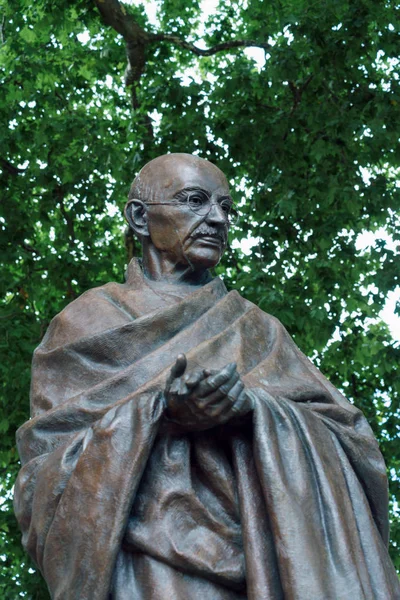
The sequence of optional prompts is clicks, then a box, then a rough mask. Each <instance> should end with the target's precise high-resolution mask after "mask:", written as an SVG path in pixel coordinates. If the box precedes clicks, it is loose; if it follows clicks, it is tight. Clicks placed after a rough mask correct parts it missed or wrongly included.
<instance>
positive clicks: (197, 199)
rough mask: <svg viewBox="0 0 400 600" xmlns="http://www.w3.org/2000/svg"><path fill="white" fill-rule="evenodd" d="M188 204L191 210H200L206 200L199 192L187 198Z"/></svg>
mask: <svg viewBox="0 0 400 600" xmlns="http://www.w3.org/2000/svg"><path fill="white" fill-rule="evenodd" d="M188 202H189V205H190V207H191V208H194V209H196V208H201V207H202V206H204V205H205V204H206V203H207V202H208V198H207V196H206V195H205V194H202V193H201V192H192V193H191V194H190V195H189V197H188Z"/></svg>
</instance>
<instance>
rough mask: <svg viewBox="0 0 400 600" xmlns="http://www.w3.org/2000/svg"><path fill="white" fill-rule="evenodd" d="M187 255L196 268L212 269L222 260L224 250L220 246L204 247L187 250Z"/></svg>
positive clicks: (189, 261)
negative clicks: (193, 250) (192, 250)
mask: <svg viewBox="0 0 400 600" xmlns="http://www.w3.org/2000/svg"><path fill="white" fill-rule="evenodd" d="M185 256H186V259H187V261H188V263H190V264H191V265H193V267H194V268H195V270H198V269H199V270H200V269H201V270H202V269H212V268H213V267H215V266H216V265H217V264H218V263H219V261H220V260H221V257H222V251H221V249H220V248H218V249H217V248H203V249H201V250H200V249H196V252H187V253H186V255H185Z"/></svg>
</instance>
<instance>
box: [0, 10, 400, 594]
mask: <svg viewBox="0 0 400 600" xmlns="http://www.w3.org/2000/svg"><path fill="white" fill-rule="evenodd" d="M151 7H152V8H154V15H155V16H154V18H152V19H150V18H149V16H148V13H147V12H146V6H145V5H143V4H141V3H139V2H137V3H135V4H131V3H128V2H119V1H118V0H96V1H94V2H90V1H89V0H72V1H70V2H62V1H61V0H53V1H51V2H50V1H49V0H37V1H36V2H34V3H32V2H27V1H26V0H13V2H9V3H7V2H6V1H5V0H0V82H1V86H2V94H1V95H0V119H1V129H0V140H1V143H0V186H1V213H0V214H1V216H0V226H1V231H2V236H1V237H2V241H1V243H2V254H1V269H2V276H1V305H2V314H1V320H0V323H1V327H2V331H1V341H0V344H1V347H2V360H1V362H0V371H1V390H2V394H1V400H0V401H1V406H2V416H1V420H0V432H1V447H0V460H1V474H2V479H1V486H2V488H1V504H0V506H1V510H2V515H3V517H4V518H3V519H2V523H1V525H0V532H1V536H0V539H1V542H0V543H1V552H0V564H1V565H2V571H1V576H0V594H1V596H2V597H4V598H16V597H26V598H40V599H43V598H45V597H46V592H45V587H44V584H43V581H42V580H41V578H40V576H39V575H38V574H37V573H36V571H35V568H34V566H33V565H31V564H30V562H29V559H28V558H27V556H26V555H25V553H24V551H23V550H22V547H21V542H20V534H19V532H18V529H17V525H16V522H15V518H14V516H13V512H12V505H11V496H12V486H13V483H14V480H15V477H16V474H17V471H18V468H19V463H18V456H17V452H16V448H15V441H14V439H15V431H16V429H17V427H18V426H19V425H21V424H22V423H23V422H24V421H25V420H26V419H27V418H28V417H29V379H30V361H31V355H32V351H33V349H34V348H35V346H37V345H38V344H39V342H40V340H41V338H42V336H43V334H44V332H45V330H46V328H47V326H48V324H49V322H50V320H51V318H52V317H53V316H54V315H55V314H56V313H58V312H59V311H60V310H61V309H62V308H63V307H64V306H65V305H66V304H67V303H68V302H70V301H71V300H73V299H74V298H76V297H77V296H78V295H79V294H81V293H82V292H84V291H85V290H87V289H88V288H91V287H94V286H96V285H101V284H103V283H105V282H107V281H111V280H114V281H122V280H123V276H124V270H125V267H126V264H127V261H128V259H129V257H130V256H132V254H137V253H138V251H139V250H138V245H137V243H136V242H135V240H133V239H132V238H131V236H130V234H127V233H126V232H125V225H124V221H123V217H122V208H123V206H124V203H125V199H126V196H127V192H128V189H129V185H130V182H131V181H132V179H133V177H134V176H135V174H137V172H138V170H139V169H140V168H141V167H142V166H143V165H144V164H145V163H146V162H147V161H148V160H150V159H151V158H154V157H155V156H158V155H160V154H164V153H167V152H189V153H196V154H198V155H200V156H201V157H203V158H208V159H209V160H211V161H213V162H215V163H216V164H217V165H218V166H219V167H220V168H221V169H222V170H223V171H224V172H225V173H226V174H227V176H228V179H229V180H230V182H231V184H232V189H233V193H234V197H235V201H236V203H237V205H238V209H239V212H240V220H239V223H238V225H237V226H235V227H234V228H233V229H232V231H231V234H230V236H231V246H230V249H229V252H228V255H227V256H226V257H225V260H224V262H223V264H221V265H219V266H218V268H217V269H216V273H217V274H219V275H221V276H222V277H223V278H224V280H225V282H226V284H227V286H228V287H229V288H230V289H232V288H236V289H238V290H239V291H240V293H241V294H242V295H244V296H245V297H247V298H248V299H249V300H251V301H253V302H255V303H257V304H258V305H259V306H260V307H261V308H262V309H263V310H265V311H267V312H269V313H271V314H273V315H275V316H277V317H278V318H279V319H280V320H281V321H282V322H283V324H284V325H285V326H286V328H287V329H288V330H289V332H290V333H291V335H292V336H293V337H294V339H295V341H296V343H297V344H298V346H299V347H300V348H301V349H302V350H303V352H305V353H306V354H307V355H308V356H310V357H311V358H312V359H313V360H314V361H315V363H316V364H317V365H318V366H319V367H320V368H321V370H322V371H323V372H324V374H326V375H327V376H328V378H330V380H331V381H332V382H333V383H334V384H335V385H336V386H337V387H338V388H339V389H340V390H341V391H343V393H344V394H345V395H346V396H347V398H348V399H349V400H350V401H351V402H354V403H355V404H356V405H357V406H358V407H360V408H361V409H362V410H363V412H364V414H365V415H366V417H367V418H368V420H369V422H370V424H371V426H372V428H373V430H374V432H375V435H376V437H377V439H378V441H379V443H380V446H381V450H382V452H383V454H384V457H385V460H386V462H387V466H388V471H389V481H390V511H391V520H392V528H391V548H390V551H391V554H392V558H393V560H394V562H395V565H396V566H397V568H398V569H400V556H399V552H398V548H399V545H400V523H399V508H398V504H397V502H396V497H397V499H399V498H400V493H399V492H400V483H399V478H400V444H399V429H400V427H399V417H400V408H399V378H398V374H397V373H396V365H397V364H398V362H399V354H400V349H399V346H398V344H396V342H395V341H394V340H393V339H392V337H391V335H390V332H389V329H388V327H387V325H386V324H385V323H383V322H382V320H381V319H380V318H379V313H380V312H381V310H382V307H383V306H384V304H385V300H386V298H387V294H388V293H389V292H390V291H392V290H395V289H396V286H398V285H399V270H398V268H397V269H396V265H395V258H396V256H395V255H396V242H398V240H399V239H400V227H399V225H400V224H399V218H398V216H396V211H397V210H398V207H399V205H400V189H399V185H398V183H397V185H396V174H398V172H399V168H400V145H399V143H398V141H399V139H398V138H399V133H398V126H399V116H400V115H399V106H400V90H399V76H398V64H399V60H398V58H397V56H398V54H399V31H400V29H399V10H400V7H399V6H398V5H397V3H396V2H395V1H391V0H353V1H351V2H350V1H349V0H330V1H327V0H320V1H319V2H313V3H310V2H306V1H305V0H271V1H270V2H265V1H263V0H246V1H244V2H234V1H232V0H219V2H218V4H217V5H216V8H215V10H214V11H211V12H208V13H207V16H206V17H205V16H204V14H203V12H202V11H203V10H204V8H205V3H204V2H203V3H200V2H199V1H198V0H154V2H153V4H152V5H151ZM147 8H148V6H147ZM251 48H252V50H249V49H251ZM254 49H256V50H254ZM255 56H259V57H260V60H255V58H254V57H255ZM383 230H384V231H386V232H387V234H388V235H389V236H390V238H391V239H392V240H393V244H391V245H388V244H387V243H386V241H385V239H381V237H382V236H381V237H379V235H378V236H375V238H374V239H375V241H374V243H372V245H370V246H367V247H361V248H360V245H359V243H358V240H359V236H360V234H361V233H363V232H365V231H369V232H380V231H383ZM244 241H246V242H244ZM245 243H247V247H249V246H251V251H250V252H249V251H246V249H245V248H246V245H245ZM398 248H399V246H397V250H398Z"/></svg>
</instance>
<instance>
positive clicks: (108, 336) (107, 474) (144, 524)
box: [15, 261, 400, 600]
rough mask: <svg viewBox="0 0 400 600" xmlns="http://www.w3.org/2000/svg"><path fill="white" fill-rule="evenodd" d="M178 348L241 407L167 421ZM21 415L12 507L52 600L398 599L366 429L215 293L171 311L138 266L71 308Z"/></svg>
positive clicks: (268, 331) (38, 354) (258, 317)
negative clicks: (231, 377) (240, 394)
mask: <svg viewBox="0 0 400 600" xmlns="http://www.w3.org/2000/svg"><path fill="white" fill-rule="evenodd" d="M182 352H184V353H185V354H186V356H187V359H188V368H194V367H208V368H212V369H218V368H222V367H223V366H224V365H225V364H226V363H228V362H232V361H233V360H234V361H236V363H237V368H238V371H239V372H240V374H241V376H242V380H243V382H244V383H245V385H246V387H247V389H248V391H249V394H251V395H252V398H253V401H254V411H253V412H252V413H251V414H249V415H247V416H246V417H244V418H242V419H237V420H236V421H231V422H230V423H227V424H226V425H224V426H219V427H215V428H213V429H209V430H207V431H203V432H189V431H185V430H184V429H183V428H180V427H179V426H177V425H176V424H174V423H171V422H169V421H168V419H166V417H165V399H164V396H163V390H164V387H165V381H166V378H167V376H168V373H169V370H170V368H171V365H172V364H173V363H174V361H175V359H176V356H177V355H178V354H179V353H182ZM31 411H32V418H31V419H30V420H29V421H28V422H27V423H25V425H23V426H22V427H21V428H20V429H19V431H18V433H17V441H18V449H19V453H20V457H21V463H22V469H21V471H20V474H19V477H18V480H17V483H16V486H15V510H16V515H17V518H18V521H19V523H20V526H21V529H22V533H23V544H24V546H25V548H26V549H27V551H28V552H29V553H30V555H31V556H32V557H33V558H34V560H35V561H36V563H37V565H38V566H39V568H40V570H41V572H42V573H43V576H44V577H45V579H46V582H47V584H48V587H49V590H50V593H51V596H52V598H54V599H57V600H77V599H80V600H85V599H87V600H106V599H109V598H112V599H114V600H161V599H165V598H170V599H171V600H187V599H189V598H199V599H200V598H201V599H202V600H206V599H210V600H219V599H241V600H244V599H245V598H248V599H249V600H281V599H285V600H286V599H290V600H291V599H296V600H329V599H332V600H337V599H340V600H346V599H348V600H361V599H366V600H378V599H380V600H389V599H395V598H400V591H399V586H398V579H397V576H396V573H395V571H394V569H393V566H392V564H391V562H390V559H389V556H388V552H387V542H388V516H387V502H388V501H387V480H386V475H385V466H384V462H383V459H382V457H381V454H380V452H379V449H378V445H377V443H376V441H375V440H374V437H373V434H372V432H371V429H370V427H369V426H368V424H367V422H366V420H365V418H364V417H363V415H362V414H361V413H360V411H359V410H358V409H356V408H355V407H354V406H352V405H351V404H350V403H349V402H347V401H346V399H345V398H344V397H343V396H342V395H341V394H340V393H339V392H338V391H337V390H336V389H335V388H334V387H333V386H332V385H331V384H330V383H329V382H328V381H327V380H326V379H325V378H324V377H323V375H321V373H320V372H319V371H318V370H317V369H316V368H315V367H314V366H313V364H312V363H311V362H310V361H309V360H308V359H307V358H306V357H305V356H304V355H303V354H302V353H301V352H300V350H299V349H298V348H297V347H296V345H295V344H294V343H293V341H292V340H291V338H290V336H289V335H288V333H287V332H286V330H285V329H284V327H283V326H282V325H281V324H280V322H279V321H278V320H277V319H275V318H274V317H272V316H270V315H268V314H266V313H264V312H263V311H261V310H260V309H259V308H257V307H256V306H255V305H254V304H252V303H251V302H248V301H247V300H245V299H243V298H242V297H241V296H240V295H239V294H238V293H237V292H235V291H233V292H229V293H228V292H227V291H226V288H225V286H224V284H223V282H222V281H221V280H220V279H218V278H216V279H213V280H212V281H211V282H209V283H208V284H206V285H204V286H203V287H200V288H198V289H196V290H195V291H193V293H191V294H189V295H187V296H185V297H176V296H174V294H173V293H168V290H164V292H163V291H162V289H161V288H159V287H158V288H156V287H154V286H152V285H151V283H150V282H148V281H147V280H146V279H145V278H144V276H143V274H142V272H141V270H140V267H139V265H138V263H137V262H136V261H133V262H132V263H131V264H130V266H129V270H128V274H127V281H126V283H125V284H116V283H110V284H107V285H105V286H102V287H100V288H96V289H94V290H90V291H88V292H86V293H85V294H83V295H82V296H81V297H80V298H78V299H77V300H75V301H74V302H72V303H71V304H70V305H69V306H67V307H66V308H65V309H64V310H63V311H62V312H61V313H60V314H59V315H58V316H57V317H55V318H54V319H53V321H52V323H51V325H50V327H49V329H48V331H47V333H46V335H45V337H44V339H43V341H42V343H41V345H40V346H39V347H38V349H37V350H36V351H35V354H34V359H33V371H32V387H31Z"/></svg>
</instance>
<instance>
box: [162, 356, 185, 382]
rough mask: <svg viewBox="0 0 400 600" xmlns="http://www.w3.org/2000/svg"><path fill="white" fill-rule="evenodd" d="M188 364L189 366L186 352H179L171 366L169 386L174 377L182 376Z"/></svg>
mask: <svg viewBox="0 0 400 600" xmlns="http://www.w3.org/2000/svg"><path fill="white" fill-rule="evenodd" d="M186 366H187V359H186V356H185V355H184V354H179V355H178V356H177V359H176V361H175V364H174V365H173V366H172V368H171V372H170V374H169V377H168V381H167V385H168V386H169V385H171V383H172V382H173V380H174V379H176V378H177V377H181V376H182V375H183V374H184V372H185V370H186Z"/></svg>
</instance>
